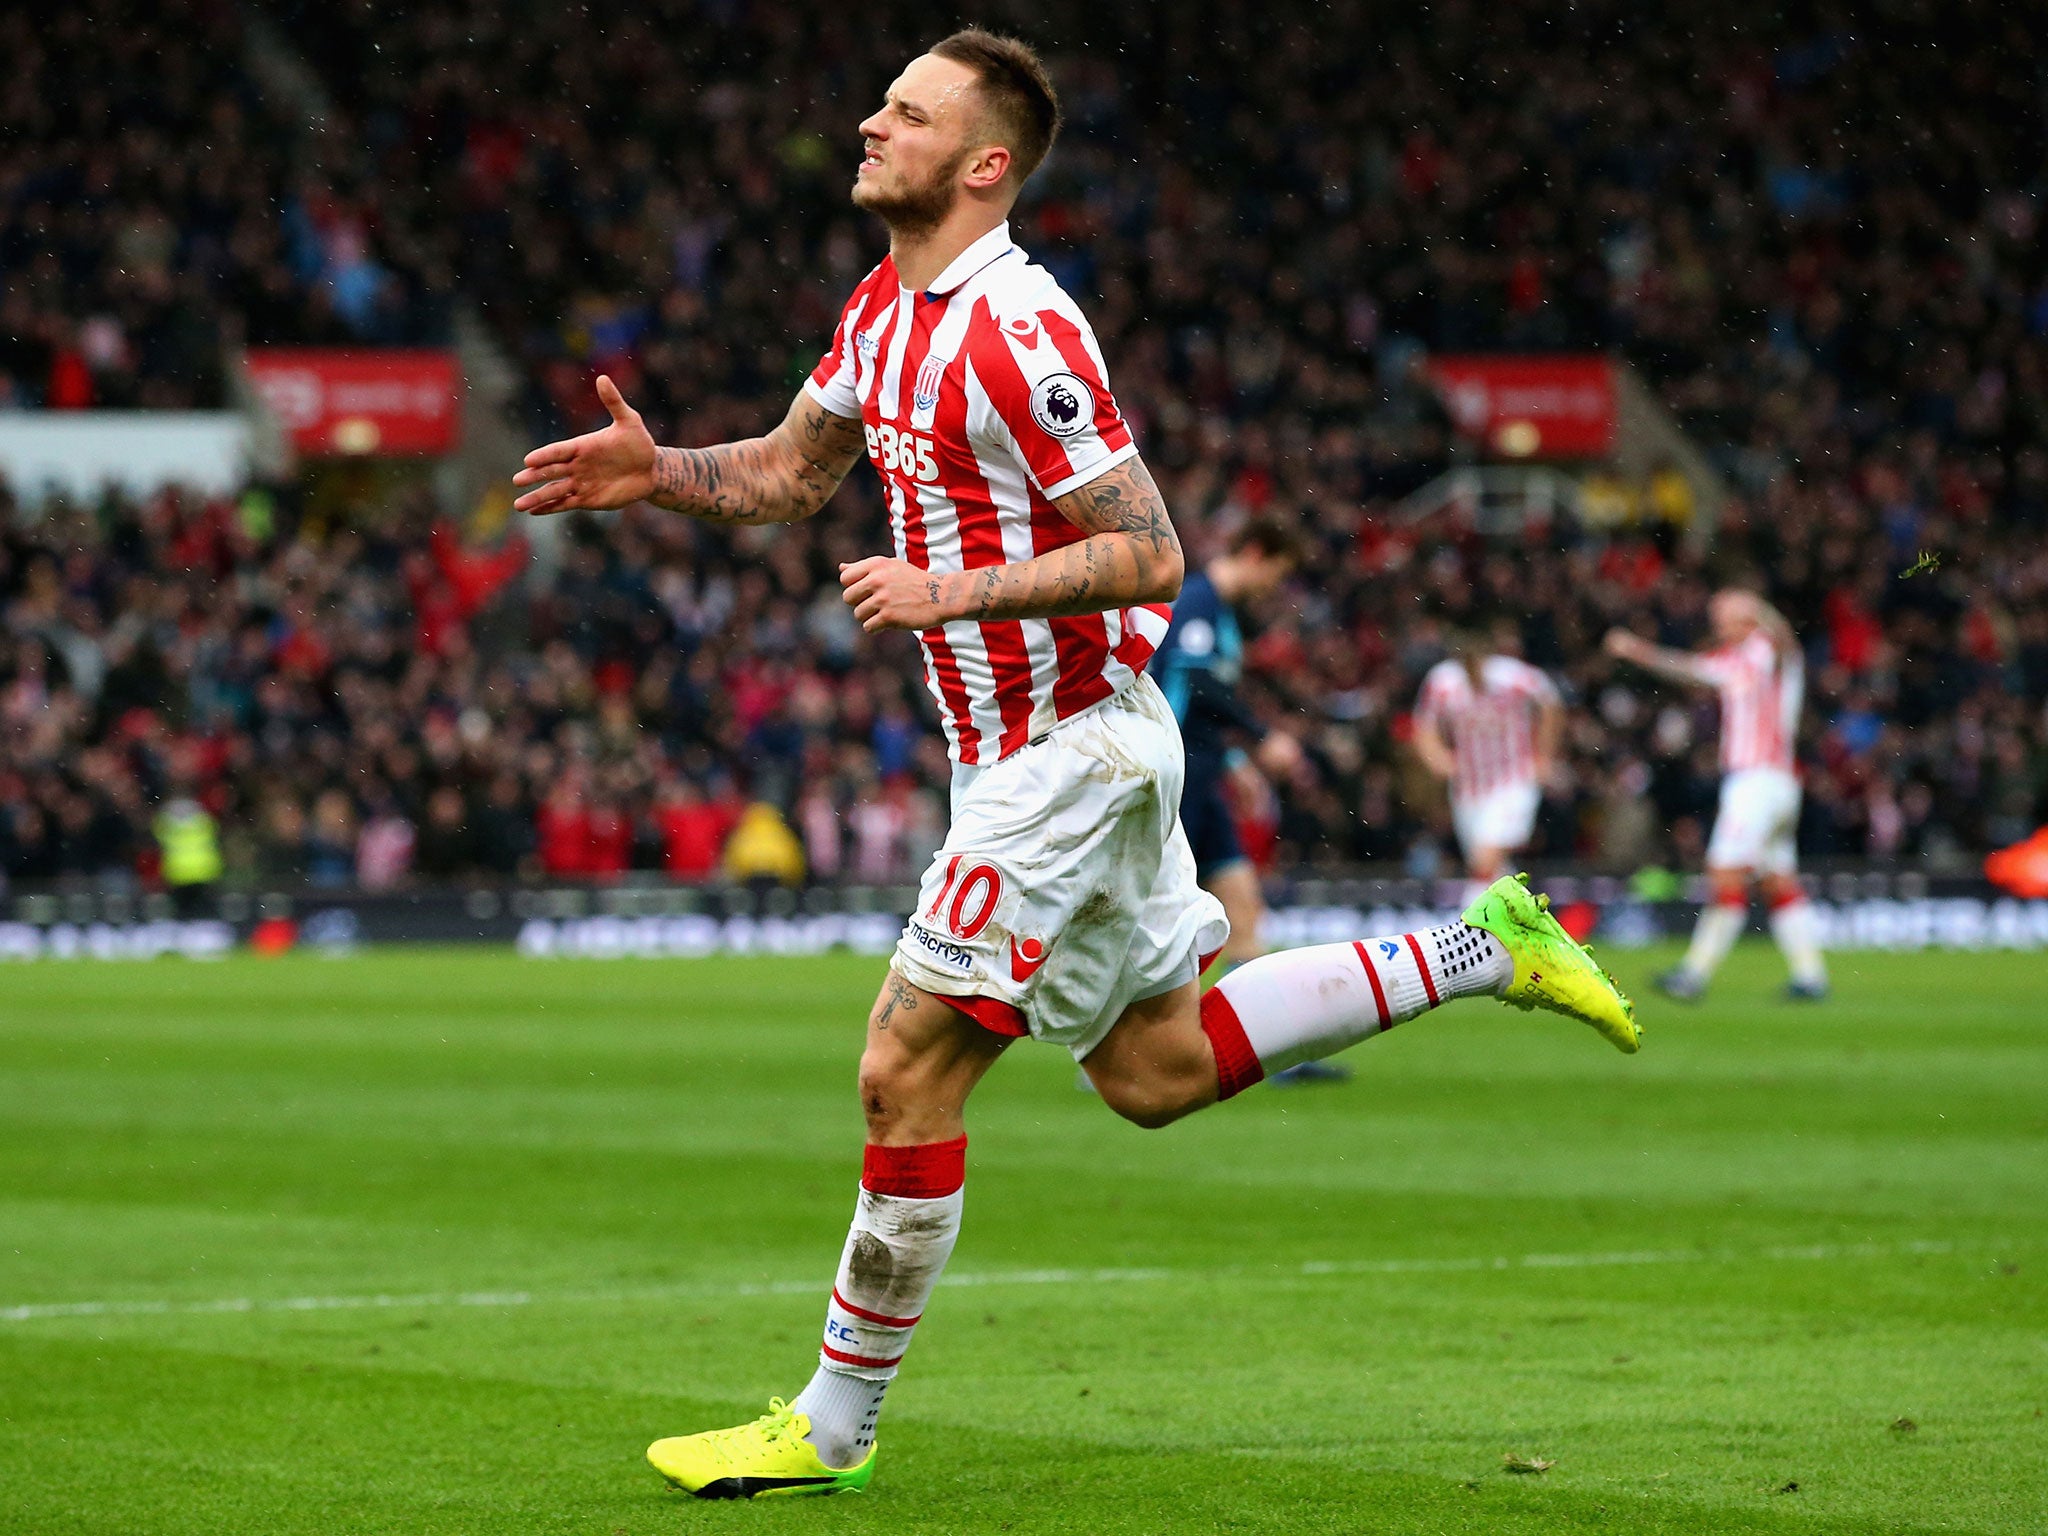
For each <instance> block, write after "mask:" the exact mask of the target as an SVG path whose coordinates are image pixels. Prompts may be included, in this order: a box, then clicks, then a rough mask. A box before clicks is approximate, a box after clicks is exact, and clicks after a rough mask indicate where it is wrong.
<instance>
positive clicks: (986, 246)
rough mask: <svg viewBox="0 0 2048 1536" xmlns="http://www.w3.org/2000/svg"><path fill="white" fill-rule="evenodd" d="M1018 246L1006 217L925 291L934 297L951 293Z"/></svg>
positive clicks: (959, 257)
mask: <svg viewBox="0 0 2048 1536" xmlns="http://www.w3.org/2000/svg"><path fill="white" fill-rule="evenodd" d="M1016 248H1017V247H1016V245H1015V243H1014V242H1012V241H1011V239H1010V221H1009V220H1008V219H1005V220H1004V221H1003V222H1002V223H1000V224H998V225H997V226H996V227H995V228H994V229H992V230H990V231H989V232H988V233H987V234H985V235H983V236H982V237H981V238H980V239H979V240H977V241H975V242H974V244H972V245H970V246H968V247H967V249H966V250H964V251H962V252H961V253H960V254H959V255H958V256H955V257H954V258H953V262H952V265H951V266H949V267H947V268H946V270H945V271H943V272H941V273H940V274H939V275H938V276H937V277H936V278H934V279H933V280H932V285H931V286H930V287H929V288H927V289H925V292H926V293H928V294H931V295H932V296H933V297H939V296H941V295H944V294H948V293H951V292H953V290H954V289H956V288H958V287H960V286H961V285H962V284H964V283H965V282H966V281H967V280H968V279H969V278H970V277H972V276H974V274H975V273H977V272H979V271H980V270H981V269H982V268H983V267H985V266H987V265H988V264H989V263H990V262H992V261H994V260H996V259H997V258H998V257H1001V256H1007V255H1009V254H1010V252H1012V251H1014V250H1015V249H1016Z"/></svg>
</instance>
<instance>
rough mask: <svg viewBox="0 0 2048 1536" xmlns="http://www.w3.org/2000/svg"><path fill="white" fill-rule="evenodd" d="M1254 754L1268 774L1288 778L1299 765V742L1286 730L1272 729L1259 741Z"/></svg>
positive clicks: (1273, 776)
mask: <svg viewBox="0 0 2048 1536" xmlns="http://www.w3.org/2000/svg"><path fill="white" fill-rule="evenodd" d="M1256 755H1257V757H1258V761H1259V767H1260V768H1262V769H1263V770H1265V772H1266V773H1267V774H1268V775H1269V776H1271V777H1272V778H1276V779H1284V778H1288V777H1291V776H1292V774H1293V773H1294V770H1295V769H1296V768H1298V767H1300V766H1301V743H1300V742H1299V741H1297V740H1295V738H1294V737H1293V736H1292V735H1291V734H1289V733H1288V732H1286V731H1273V732H1271V733H1270V734H1269V735H1268V736H1267V737H1266V739H1265V740H1264V741H1261V742H1260V743H1259V750H1258V752H1257V754H1256Z"/></svg>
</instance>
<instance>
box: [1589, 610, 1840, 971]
mask: <svg viewBox="0 0 2048 1536" xmlns="http://www.w3.org/2000/svg"><path fill="white" fill-rule="evenodd" d="M1707 619H1708V623H1709V624H1710V625H1711V627H1712V629H1713V638H1714V648H1713V649H1712V650H1709V651H1702V652H1699V653H1698V654H1694V653H1693V652H1690V651H1673V650H1666V649H1665V648H1664V647H1662V646H1657V645H1652V644H1651V643H1650V642H1649V641H1647V640H1645V639H1643V638H1642V637H1641V636H1640V635H1636V634H1631V633H1630V632H1629V631H1628V630H1625V629H1616V630H1613V631H1611V632H1609V634H1608V636H1607V642H1606V645H1607V650H1608V653H1609V654H1610V655H1614V656H1618V657H1620V658H1621V659H1622V660H1623V661H1628V662H1633V663H1634V664H1635V665H1636V666H1639V667H1642V668H1644V669H1645V670H1647V671H1650V672H1654V673H1656V674H1657V675H1658V676H1660V677H1668V678H1671V679H1672V680H1673V681H1676V682H1681V683H1690V684H1692V685H1693V686H1694V687H1699V688H1712V689H1714V690H1715V691H1716V692H1717V693H1719V694H1720V696H1721V773H1722V779H1721V806H1720V810H1719V813H1718V814H1717V815H1716V816H1715V817H1714V832H1713V836H1712V837H1710V838H1709V839H1708V840H1707V887H1708V902H1707V905H1706V906H1705V907H1704V908H1702V909H1701V911H1700V916H1699V922H1698V923H1697V924H1696V925H1695V926H1694V928H1693V935H1692V944H1691V946H1690V947H1689V948H1687V950H1686V952H1685V958H1684V959H1683V960H1681V961H1680V962H1679V964H1678V966H1677V968H1676V969H1674V970H1671V971H1668V972H1666V973H1665V974H1664V975H1663V976H1662V977H1660V978H1659V979H1658V983H1657V984H1658V986H1659V987H1661V988H1662V989H1663V990H1664V991H1665V992H1666V993H1667V994H1668V995H1670V996H1672V997H1676V998H1679V999H1681V1000H1686V1001H1690V1000H1693V999H1696V998H1698V997H1699V996H1701V995H1702V994H1703V993H1704V992H1705V991H1706V987H1707V982H1708V981H1709V980H1710V979H1711V978H1712V977H1713V974H1714V972H1715V970H1716V969H1717V968H1718V967H1719V966H1720V964H1721V961H1722V960H1723V959H1725V958H1726V957H1727V954H1728V951H1729V950H1730V949H1731V948H1733V947H1734V944H1735V940H1736V939H1737V937H1738V936H1740V934H1741V933H1742V925H1743V924H1744V923H1745V922H1747V921H1748V918H1749V887H1750V885H1751V883H1752V882H1754V883H1755V884H1756V885H1757V886H1758V888H1759V890H1760V891H1761V893H1762V895H1763V898H1764V900H1765V901H1766V902H1767V903H1768V904H1769V906H1770V909H1771V936H1772V937H1773V938H1775V939H1776V940H1777V941H1778V948H1779V949H1780V950H1781V951H1782V952H1783V953H1784V956H1785V963H1786V966H1787V968H1788V969H1789V970H1790V971H1791V975H1792V979H1791V982H1790V983H1789V984H1788V985H1787V987H1786V989H1785V995H1786V996H1787V997H1789V998H1792V999H1794V1000H1798V1001H1812V1000H1815V999H1818V998H1823V997H1826V996H1827V993H1828V973H1827V964H1826V962H1825V961H1824V960H1822V958H1821V949H1820V932H1819V924H1818V922H1817V921H1816V920H1815V916H1814V911H1813V907H1812V904H1811V903H1809V902H1808V901H1807V899H1806V891H1805V889H1804V888H1803V887H1802V886H1801V885H1800V883H1799V851H1798V845H1797V840H1796V837H1795V834H1796V833H1797V832H1798V830H1799V799H1800V794H1799V775H1798V772H1797V769H1796V766H1795V763H1794V760H1793V744H1794V741H1795V740H1796V738H1797V736H1798V734H1799V706H1800V701H1801V698H1802V697H1803V695H1804V692H1805V687H1806V666H1805V662H1804V660H1803V658H1802V657H1801V656H1800V653H1799V642H1798V640H1797V639H1796V638H1795V637H1794V636H1793V633H1792V626H1791V625H1790V624H1788V623H1786V622H1785V616H1784V615H1783V614H1781V613H1780V612H1778V610H1777V609H1775V608H1773V607H1772V606H1771V605H1770V604H1769V603H1767V602H1765V601H1764V600H1763V599H1762V598H1761V597H1759V596H1757V594H1756V593H1754V592H1745V591H1743V590H1741V589H1740V588H1734V587H1730V588H1728V589H1726V590H1724V591H1721V592H1717V593H1715V594H1714V599H1713V602H1712V603H1711V604H1710V605H1709V607H1708V610H1707Z"/></svg>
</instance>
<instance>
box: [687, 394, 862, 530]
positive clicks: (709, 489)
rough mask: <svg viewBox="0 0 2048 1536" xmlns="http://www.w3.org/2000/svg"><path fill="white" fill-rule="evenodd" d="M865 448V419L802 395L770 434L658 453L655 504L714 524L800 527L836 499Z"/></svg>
mask: <svg viewBox="0 0 2048 1536" xmlns="http://www.w3.org/2000/svg"><path fill="white" fill-rule="evenodd" d="M862 448H863V439H862V435H861V429H860V423H859V422H857V421H851V420H849V419H847V418H846V417H844V416H835V415H833V414H832V413H831V412H830V411H828V410H826V409H824V407H822V406H820V405H819V404H818V403H817V402H816V401H814V400H812V399H811V398H810V396H808V395H798V396H797V398H796V403H795V404H794V405H792V406H791V407H790V409H789V415H788V416H787V417H785V418H784V420H783V422H782V425H780V426H779V427H777V428H776V429H775V430H774V431H773V432H770V433H769V434H768V435H767V436H766V437H753V438H748V439H747V440H746V441H744V442H738V443H721V444H719V445H718V446H717V447H716V448H662V449H659V450H657V451H656V453H655V456H654V494H653V495H652V496H651V497H649V498H648V499H649V500H651V501H652V502H653V503H654V504H655V505H656V506H658V507H666V508H668V509H669V510H670V511H671V512H684V513H687V514H689V515H690V516H691V517H698V518H702V519H704V520H705V521H706V522H713V523H793V522H796V521H798V520H799V519H802V518H806V517H809V516H810V515H811V514H812V513H814V512H816V511H817V510H818V508H820V507H822V506H824V505H825V503H826V502H827V501H829V500H831V499H832V493H833V492H834V491H836V490H838V489H839V482H840V481H841V480H844V479H845V478H846V473H847V471H848V470H850V469H851V468H852V467H853V462H854V460H855V459H856V458H857V457H859V455H860V453H861V452H862Z"/></svg>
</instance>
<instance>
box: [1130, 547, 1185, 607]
mask: <svg viewBox="0 0 2048 1536" xmlns="http://www.w3.org/2000/svg"><path fill="white" fill-rule="evenodd" d="M1139 571H1140V576H1141V579H1142V580H1143V582H1144V583H1145V590H1144V591H1142V592H1140V593H1139V594H1138V601H1139V602H1141V603H1170V602H1172V601H1173V600H1174V599H1175V598H1177V597H1179V596H1180V586H1181V583H1182V582H1183V581H1185V580H1187V575H1188V565H1187V561H1186V559H1185V558H1184V557H1183V556H1182V555H1181V552H1180V546H1179V545H1178V544H1175V545H1173V546H1171V547H1170V548H1167V549H1163V550H1161V551H1160V552H1159V553H1158V554H1157V555H1156V556H1154V557H1153V558H1152V559H1150V560H1148V561H1146V562H1145V563H1144V564H1143V565H1141V566H1140V567H1139Z"/></svg>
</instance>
